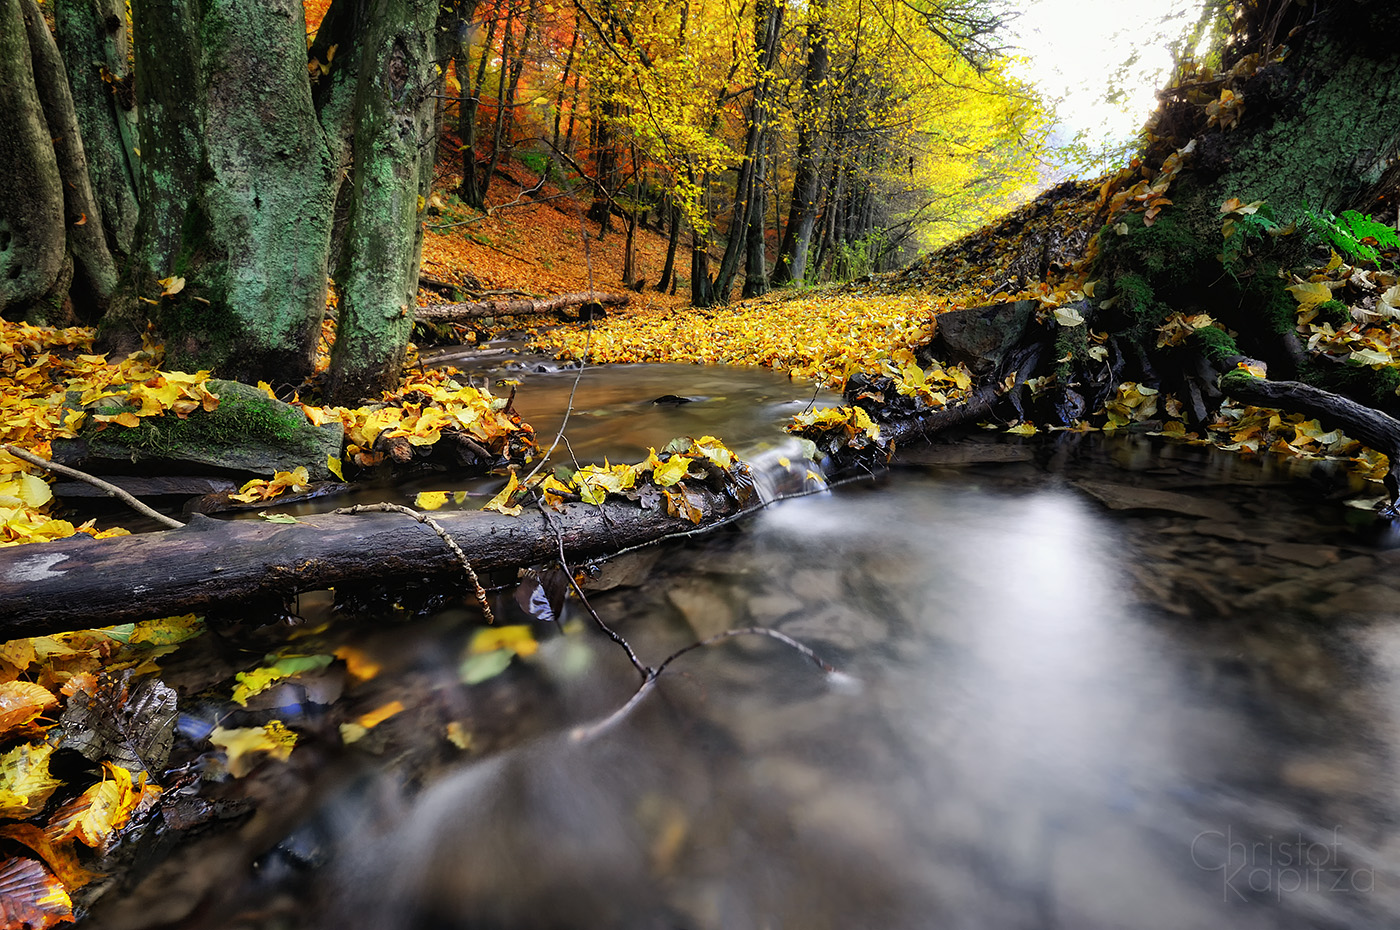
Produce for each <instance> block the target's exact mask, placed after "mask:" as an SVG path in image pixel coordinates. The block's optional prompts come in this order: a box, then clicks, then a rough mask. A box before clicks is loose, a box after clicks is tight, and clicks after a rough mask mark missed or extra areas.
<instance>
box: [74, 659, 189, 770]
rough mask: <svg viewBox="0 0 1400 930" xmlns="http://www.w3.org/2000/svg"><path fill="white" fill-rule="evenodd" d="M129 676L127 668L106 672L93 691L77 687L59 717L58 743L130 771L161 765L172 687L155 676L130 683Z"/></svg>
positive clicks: (170, 729) (171, 732)
mask: <svg viewBox="0 0 1400 930" xmlns="http://www.w3.org/2000/svg"><path fill="white" fill-rule="evenodd" d="M130 681H131V674H130V673H129V672H128V673H126V674H123V675H121V676H118V677H112V676H105V677H103V678H102V679H101V680H100V681H99V683H98V688H97V691H96V693H89V692H88V691H86V690H80V691H78V692H77V693H75V694H74V695H73V696H72V697H71V698H69V700H68V707H67V708H66V709H65V710H64V712H63V717H62V719H60V721H59V726H60V727H61V728H62V729H63V734H64V735H63V742H62V743H60V744H59V745H60V748H63V749H73V750H76V751H77V752H79V753H81V754H82V755H83V756H85V757H86V758H88V759H90V760H92V761H93V762H102V761H105V760H111V761H113V762H115V763H116V764H117V765H119V766H121V767H122V768H124V769H127V770H129V771H132V772H142V771H146V772H159V771H161V769H163V768H164V767H165V762H166V760H167V759H168V758H169V757H170V748H171V746H172V745H173V744H174V741H175V717H176V697H175V691H174V689H172V688H170V687H168V686H167V685H166V684H165V683H164V682H162V681H160V680H159V679H156V678H148V679H146V680H145V681H143V682H141V683H140V684H138V685H137V686H136V687H135V688H129V684H130Z"/></svg>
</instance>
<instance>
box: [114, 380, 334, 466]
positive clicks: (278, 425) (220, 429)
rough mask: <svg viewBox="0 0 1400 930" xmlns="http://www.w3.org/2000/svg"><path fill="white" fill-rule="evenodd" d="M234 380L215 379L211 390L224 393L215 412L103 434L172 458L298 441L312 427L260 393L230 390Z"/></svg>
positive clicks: (168, 418) (152, 420)
mask: <svg viewBox="0 0 1400 930" xmlns="http://www.w3.org/2000/svg"><path fill="white" fill-rule="evenodd" d="M230 383H231V382H219V381H211V382H209V386H210V389H211V390H213V391H214V393H216V394H218V395H219V406H218V409H216V410H215V411H214V412H213V413H206V412H204V411H203V410H196V411H194V412H193V413H191V414H190V415H189V416H187V417H186V418H185V419H183V420H182V419H180V418H179V417H177V416H174V415H172V414H166V415H165V416H162V417H145V418H143V419H142V421H141V425H140V426H139V427H136V428H120V427H108V428H107V429H105V430H103V432H102V438H103V439H104V440H105V441H107V442H110V443H112V444H113V445H118V446H124V447H126V448H129V449H132V450H139V451H141V452H145V453H147V454H150V455H153V456H167V455H172V454H174V453H175V450H178V449H182V448H188V447H190V446H202V447H209V448H220V449H226V448H237V447H239V446H241V445H246V444H248V443H249V442H256V443H260V444H266V445H283V444H286V443H289V442H293V441H294V440H295V439H296V437H297V435H298V434H299V433H300V432H302V431H304V430H305V429H306V427H307V423H306V418H305V417H304V416H303V415H302V414H301V413H299V412H298V411H296V410H295V409H294V408H291V407H286V409H280V408H281V406H285V405H274V404H273V403H271V402H266V403H260V402H259V400H258V399H257V398H256V397H249V396H247V395H246V394H244V393H240V392H237V391H234V390H229V389H228V388H227V387H226V386H227V385H228V384H230ZM127 409H131V408H127ZM110 412H113V413H116V412H119V411H118V410H112V411H110Z"/></svg>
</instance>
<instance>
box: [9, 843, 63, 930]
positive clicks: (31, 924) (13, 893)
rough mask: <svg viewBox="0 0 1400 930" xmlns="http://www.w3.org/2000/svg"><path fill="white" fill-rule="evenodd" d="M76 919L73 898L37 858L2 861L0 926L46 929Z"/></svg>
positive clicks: (13, 929) (36, 929)
mask: <svg viewBox="0 0 1400 930" xmlns="http://www.w3.org/2000/svg"><path fill="white" fill-rule="evenodd" d="M72 922H73V902H72V901H71V900H70V899H69V897H68V892H67V891H65V890H64V888H63V885H62V884H61V883H60V882H59V880H58V879H57V878H56V877H55V876H53V875H52V874H50V873H49V871H48V870H47V869H45V868H44V866H43V865H42V864H41V863H39V862H37V861H35V860H34V859H23V858H20V857H15V858H12V859H6V860H5V861H4V862H0V928H3V930H44V928H46V927H53V926H57V925H58V924H66V923H72Z"/></svg>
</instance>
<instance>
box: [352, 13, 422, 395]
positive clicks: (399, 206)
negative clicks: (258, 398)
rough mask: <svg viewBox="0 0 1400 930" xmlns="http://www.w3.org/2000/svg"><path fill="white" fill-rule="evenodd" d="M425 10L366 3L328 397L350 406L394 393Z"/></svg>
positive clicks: (406, 311)
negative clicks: (351, 199)
mask: <svg viewBox="0 0 1400 930" xmlns="http://www.w3.org/2000/svg"><path fill="white" fill-rule="evenodd" d="M436 17H437V4H436V3H434V2H432V0H374V2H373V3H372V4H371V14H370V18H369V31H368V33H367V35H366V37H365V42H364V46H363V52H362V54H363V59H362V61H361V66H360V80H359V88H358V90H357V93H356V98H355V113H356V120H355V122H356V125H357V127H358V132H357V133H356V140H355V167H354V173H353V176H352V179H351V183H352V184H353V186H354V203H353V207H352V212H351V215H350V225H349V229H348V232H347V237H346V250H345V256H344V258H343V260H342V263H341V268H340V270H339V272H338V273H337V274H336V288H337V291H338V292H339V295H340V320H339V325H338V328H337V331H336V341H335V347H334V349H333V350H332V353H331V369H330V382H329V394H330V396H331V398H332V399H333V400H334V401H335V402H336V403H342V404H353V403H356V402H358V401H360V400H362V399H364V398H368V397H374V396H377V395H378V394H379V393H380V392H381V391H385V390H388V389H390V388H392V387H393V386H394V385H395V384H397V383H398V380H399V373H400V371H401V369H402V367H403V358H404V352H405V350H406V348H407V346H408V336H409V332H410V331H411V330H412V328H413V307H414V298H415V295H416V294H417V291H418V265H419V256H420V254H421V249H422V235H421V233H422V228H421V222H420V219H419V217H420V210H421V205H422V204H425V203H426V198H427V195H428V191H427V190H426V189H425V187H424V184H423V178H424V177H425V174H424V172H423V171H422V170H421V162H420V159H421V158H423V157H425V155H424V153H425V152H429V151H430V149H429V145H430V144H431V142H432V140H431V139H430V138H428V137H429V136H430V135H431V131H432V125H433V88H434V86H435V72H434V60H435V59H434V49H433V25H434V22H435V21H436Z"/></svg>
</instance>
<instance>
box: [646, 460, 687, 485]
mask: <svg viewBox="0 0 1400 930" xmlns="http://www.w3.org/2000/svg"><path fill="white" fill-rule="evenodd" d="M689 469H690V459H688V458H686V457H685V456H683V455H673V456H671V458H670V460H668V461H666V462H662V463H661V464H660V465H657V466H656V467H655V468H653V469H652V472H651V480H652V482H653V483H654V484H656V485H657V486H658V487H662V488H669V487H670V486H671V485H673V484H675V483H676V482H677V481H680V480H681V479H683V478H689V477H690V476H691V475H690V470H689Z"/></svg>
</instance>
